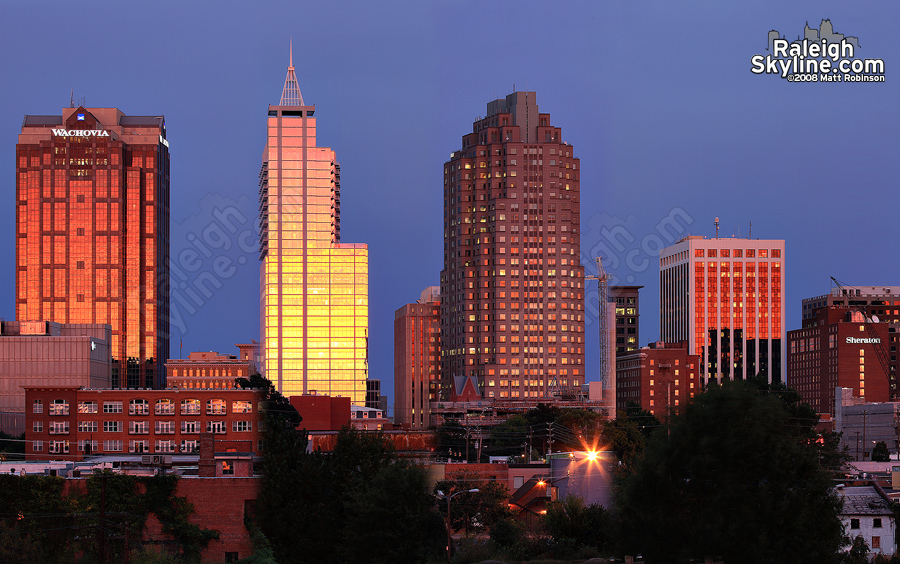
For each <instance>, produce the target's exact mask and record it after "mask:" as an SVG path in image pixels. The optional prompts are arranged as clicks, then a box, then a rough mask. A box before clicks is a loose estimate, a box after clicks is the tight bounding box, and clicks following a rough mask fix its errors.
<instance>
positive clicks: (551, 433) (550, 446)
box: [547, 423, 553, 459]
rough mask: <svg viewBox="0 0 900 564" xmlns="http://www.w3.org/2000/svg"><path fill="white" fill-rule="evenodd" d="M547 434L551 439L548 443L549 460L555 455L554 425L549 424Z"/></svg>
mask: <svg viewBox="0 0 900 564" xmlns="http://www.w3.org/2000/svg"><path fill="white" fill-rule="evenodd" d="M547 433H548V435H549V439H548V441H547V458H548V459H549V458H550V455H551V454H553V423H547Z"/></svg>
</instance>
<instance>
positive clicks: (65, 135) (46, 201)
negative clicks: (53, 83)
mask: <svg viewBox="0 0 900 564" xmlns="http://www.w3.org/2000/svg"><path fill="white" fill-rule="evenodd" d="M16 160H17V162H16V165H17V167H16V172H17V175H16V207H17V213H16V235H17V237H16V318H17V319H18V320H20V321H36V320H49V321H53V322H56V323H107V324H109V325H110V326H112V343H111V354H112V359H113V365H112V383H113V386H114V387H123V388H125V387H128V388H138V387H141V388H151V387H157V388H159V387H164V382H165V369H164V368H163V363H164V362H165V361H166V359H167V358H168V357H169V143H168V141H167V140H166V123H165V118H163V117H162V116H126V115H125V114H123V113H122V112H121V111H119V110H117V109H115V108H84V107H78V108H74V107H71V108H64V109H63V111H62V114H61V115H28V116H25V121H24V122H23V124H22V131H21V133H20V134H19V142H18V144H17V145H16Z"/></svg>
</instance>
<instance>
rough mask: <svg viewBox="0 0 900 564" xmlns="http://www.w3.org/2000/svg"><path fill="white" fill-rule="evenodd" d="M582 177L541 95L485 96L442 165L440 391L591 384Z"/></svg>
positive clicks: (507, 391) (459, 394)
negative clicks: (481, 113)
mask: <svg viewBox="0 0 900 564" xmlns="http://www.w3.org/2000/svg"><path fill="white" fill-rule="evenodd" d="M580 174H581V171H580V167H579V160H578V159H577V158H575V156H574V151H573V148H572V146H571V145H569V144H567V143H565V142H563V141H562V138H561V136H560V129H559V128H558V127H553V126H552V125H550V115H549V114H542V113H539V111H538V106H537V103H536V101H535V93H534V92H514V93H513V94H510V95H509V96H507V97H506V98H505V99H500V100H494V101H493V102H490V103H488V105H487V114H486V117H484V118H480V119H478V120H477V121H476V122H475V123H474V124H473V127H472V132H471V133H468V134H466V135H464V136H463V138H462V148H461V149H460V150H458V151H455V152H453V153H452V154H451V157H450V160H449V161H448V162H446V163H444V270H443V271H442V272H441V375H442V380H443V381H442V390H441V393H442V397H443V398H445V399H456V398H471V397H473V396H481V397H484V398H497V399H510V400H517V399H525V400H527V399H530V398H546V397H552V396H554V395H557V394H561V393H566V392H567V391H569V390H572V389H574V388H575V387H577V386H580V385H581V384H583V383H584V268H583V267H582V266H581V261H580V256H581V253H580V241H579V201H580V197H579V186H580V184H579V177H580Z"/></svg>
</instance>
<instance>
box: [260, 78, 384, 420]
mask: <svg viewBox="0 0 900 564" xmlns="http://www.w3.org/2000/svg"><path fill="white" fill-rule="evenodd" d="M314 112H315V106H306V105H304V104H303V99H302V97H301V96H300V93H299V87H298V86H297V83H296V77H295V76H294V68H293V65H291V66H290V67H288V78H287V80H286V83H285V95H284V96H282V100H281V105H278V106H269V115H268V123H267V131H268V135H267V142H266V148H265V151H264V152H263V164H262V169H261V171H260V190H259V198H260V225H261V234H260V258H261V260H262V266H261V268H260V315H261V320H260V333H261V337H262V341H263V366H264V373H265V376H266V377H267V378H268V379H269V380H271V381H272V382H273V383H274V384H275V386H276V387H277V389H278V390H279V391H280V392H281V393H282V394H284V395H287V396H290V395H301V394H306V393H317V394H327V395H331V396H345V397H350V398H351V401H352V402H353V403H359V404H362V403H363V402H364V401H365V394H366V377H367V372H368V359H367V350H368V347H367V338H368V328H369V308H368V295H369V292H368V248H367V246H366V245H364V244H344V243H341V242H340V237H341V234H340V165H338V163H337V160H336V159H335V154H334V151H333V150H332V149H330V148H328V147H318V146H316V119H315V118H314V117H313V114H314Z"/></svg>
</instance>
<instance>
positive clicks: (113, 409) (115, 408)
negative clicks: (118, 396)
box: [103, 401, 122, 413]
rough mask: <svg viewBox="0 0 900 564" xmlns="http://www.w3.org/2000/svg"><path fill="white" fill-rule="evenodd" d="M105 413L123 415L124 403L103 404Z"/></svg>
mask: <svg viewBox="0 0 900 564" xmlns="http://www.w3.org/2000/svg"><path fill="white" fill-rule="evenodd" d="M103 413H122V402H120V401H105V402H103Z"/></svg>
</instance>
